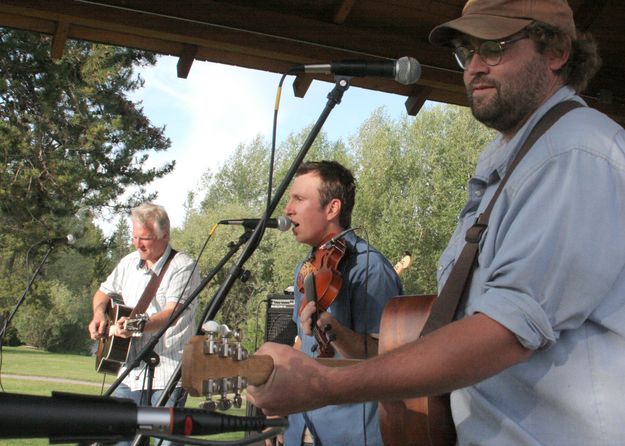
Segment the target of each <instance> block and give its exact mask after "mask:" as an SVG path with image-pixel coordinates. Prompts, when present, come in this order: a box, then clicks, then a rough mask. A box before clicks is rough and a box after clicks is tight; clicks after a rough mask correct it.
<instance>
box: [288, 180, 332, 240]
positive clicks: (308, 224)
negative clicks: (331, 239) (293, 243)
mask: <svg viewBox="0 0 625 446" xmlns="http://www.w3.org/2000/svg"><path fill="white" fill-rule="evenodd" d="M320 186H321V178H320V177H319V175H317V174H316V173H313V172H311V173H307V174H304V175H300V176H298V177H297V178H295V181H294V182H293V186H292V187H291V191H290V192H289V201H288V202H287V204H286V207H285V208H284V214H285V215H286V216H287V217H289V219H290V220H291V222H292V223H293V230H292V231H293V235H295V239H296V240H297V241H298V242H300V243H305V244H307V245H310V246H313V247H316V246H319V245H320V244H321V243H322V242H323V241H324V239H325V237H326V236H327V235H328V234H329V233H330V232H336V231H337V227H336V219H337V217H336V212H335V206H336V203H334V202H335V201H337V200H332V201H331V202H330V203H328V204H327V205H326V206H323V207H322V206H321V199H320V196H319V187H320Z"/></svg>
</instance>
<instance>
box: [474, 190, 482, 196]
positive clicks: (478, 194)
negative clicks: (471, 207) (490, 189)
mask: <svg viewBox="0 0 625 446" xmlns="http://www.w3.org/2000/svg"><path fill="white" fill-rule="evenodd" d="M482 195H484V191H482V190H476V191H475V196H476V197H481V196H482Z"/></svg>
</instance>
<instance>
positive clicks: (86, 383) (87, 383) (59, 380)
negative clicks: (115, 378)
mask: <svg viewBox="0 0 625 446" xmlns="http://www.w3.org/2000/svg"><path fill="white" fill-rule="evenodd" d="M5 378H6V379H21V380H26V381H48V382H56V383H66V384H81V385H84V386H95V387H102V384H101V383H95V382H92V381H80V380H78V379H67V378H51V377H48V376H30V375H9V374H5V373H3V374H2V379H5Z"/></svg>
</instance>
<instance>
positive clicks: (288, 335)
mask: <svg viewBox="0 0 625 446" xmlns="http://www.w3.org/2000/svg"><path fill="white" fill-rule="evenodd" d="M294 302H295V298H294V297H293V295H292V294H270V295H269V296H267V318H266V320H265V341H271V342H277V343H279V344H287V345H293V342H294V341H295V336H297V327H296V325H295V322H293V306H294Z"/></svg>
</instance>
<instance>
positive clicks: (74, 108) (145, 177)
mask: <svg viewBox="0 0 625 446" xmlns="http://www.w3.org/2000/svg"><path fill="white" fill-rule="evenodd" d="M50 44H51V38H50V37H49V36H45V35H43V34H35V33H27V32H21V31H14V30H9V29H0V73H2V76H1V77H0V153H1V155H0V156H1V157H2V166H3V167H2V168H0V227H1V228H2V231H1V232H2V233H4V234H15V235H16V236H17V237H18V238H21V239H22V240H25V242H26V244H28V243H32V242H34V241H35V240H37V239H38V238H41V236H42V235H50V234H58V233H63V232H64V231H62V230H61V229H63V228H60V227H59V226H60V222H62V221H63V219H64V218H67V217H72V216H74V215H75V214H76V213H77V211H79V210H80V209H90V210H93V211H98V210H100V209H102V208H103V207H105V206H106V207H109V208H111V209H113V210H117V209H118V208H120V207H124V208H127V207H130V206H133V205H135V204H137V203H139V202H140V201H144V200H145V199H146V198H148V197H147V196H146V194H145V191H144V189H143V186H144V185H146V184H148V183H150V182H151V181H152V180H154V179H155V178H159V177H162V176H163V175H165V174H166V173H168V172H170V171H171V170H172V168H173V162H172V163H169V164H165V165H163V166H162V167H157V168H148V167H147V166H146V161H147V159H148V156H149V152H150V151H163V150H166V149H167V148H169V146H170V141H169V140H168V139H167V138H166V137H165V136H164V134H163V129H162V128H157V127H154V126H152V125H151V124H150V122H149V120H148V119H147V118H146V117H145V116H144V114H143V112H142V109H141V108H140V107H137V106H136V105H135V104H134V103H133V102H131V101H130V100H129V99H128V98H127V94H128V92H131V91H133V90H136V89H137V88H139V87H141V86H142V84H143V81H142V80H141V79H140V78H139V77H138V76H136V75H135V73H134V67H137V66H141V65H147V64H154V63H155V56H154V55H152V54H150V53H146V52H141V51H136V50H131V49H126V48H120V47H112V46H104V45H95V44H91V43H87V42H84V41H73V40H70V41H68V42H67V43H66V45H65V49H64V53H63V57H62V58H61V59H60V60H52V59H51V58H50V56H49V52H50ZM130 187H133V188H136V189H134V194H133V195H132V196H131V197H130V198H129V199H127V200H125V202H124V204H123V206H122V205H120V204H119V203H117V198H118V197H119V196H120V195H121V194H123V193H124V192H127V191H129V188H130Z"/></svg>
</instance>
